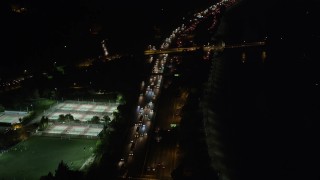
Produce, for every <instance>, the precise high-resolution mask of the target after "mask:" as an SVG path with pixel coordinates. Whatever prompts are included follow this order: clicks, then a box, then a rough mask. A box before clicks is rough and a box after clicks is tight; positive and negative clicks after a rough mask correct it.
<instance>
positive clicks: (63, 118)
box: [58, 114, 66, 121]
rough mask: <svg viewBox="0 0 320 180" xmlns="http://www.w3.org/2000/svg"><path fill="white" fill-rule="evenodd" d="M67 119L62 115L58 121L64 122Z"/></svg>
mask: <svg viewBox="0 0 320 180" xmlns="http://www.w3.org/2000/svg"><path fill="white" fill-rule="evenodd" d="M65 119H66V117H65V115H63V114H60V115H59V118H58V121H64V120H65Z"/></svg>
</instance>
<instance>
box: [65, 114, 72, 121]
mask: <svg viewBox="0 0 320 180" xmlns="http://www.w3.org/2000/svg"><path fill="white" fill-rule="evenodd" d="M65 120H67V121H73V120H74V118H73V116H72V115H71V114H66V115H65Z"/></svg>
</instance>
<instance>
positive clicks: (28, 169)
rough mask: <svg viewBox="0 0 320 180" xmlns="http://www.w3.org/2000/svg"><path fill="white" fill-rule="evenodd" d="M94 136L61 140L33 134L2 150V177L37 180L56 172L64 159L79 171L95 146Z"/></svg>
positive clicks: (71, 167)
mask: <svg viewBox="0 0 320 180" xmlns="http://www.w3.org/2000/svg"><path fill="white" fill-rule="evenodd" d="M96 142H97V141H96V140H94V139H60V138H54V137H43V136H33V137H31V138H29V139H28V140H26V141H24V142H21V143H19V144H18V145H16V146H15V147H13V148H11V149H10V150H8V151H7V152H2V153H1V152H0V179H1V180H2V179H4V180H7V179H10V180H11V179H17V180H18V179H21V180H23V179H25V180H36V179H39V178H40V176H42V175H47V174H48V172H49V171H51V172H52V173H53V174H54V172H55V170H56V169H57V167H58V164H59V162H60V161H61V160H63V161H64V162H65V163H67V165H68V166H69V167H70V169H74V170H78V169H80V168H81V166H82V165H83V163H84V162H85V161H86V160H87V159H89V157H90V156H91V155H92V152H93V150H94V148H95V144H96Z"/></svg>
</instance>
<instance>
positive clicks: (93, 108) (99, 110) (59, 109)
mask: <svg viewBox="0 0 320 180" xmlns="http://www.w3.org/2000/svg"><path fill="white" fill-rule="evenodd" d="M117 106H118V104H117V103H101V102H81V101H65V102H63V103H60V104H58V105H57V106H56V107H55V108H54V109H53V111H51V112H52V113H50V114H48V118H49V119H50V120H58V119H59V116H60V115H61V114H62V115H66V114H71V115H72V116H73V118H74V119H77V120H80V121H82V122H87V121H90V120H91V119H92V117H93V116H98V117H99V118H100V119H102V118H103V116H105V115H108V116H110V118H112V117H113V116H112V113H113V112H114V111H116V110H117Z"/></svg>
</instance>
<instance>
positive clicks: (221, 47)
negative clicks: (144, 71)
mask: <svg viewBox="0 0 320 180" xmlns="http://www.w3.org/2000/svg"><path fill="white" fill-rule="evenodd" d="M265 44H266V43H265V42H264V41H258V42H249V43H245V42H244V43H242V44H233V45H226V44H225V43H224V42H221V43H220V44H216V45H208V46H206V45H204V46H194V47H177V48H169V49H158V50H153V49H149V50H145V51H144V54H145V55H155V54H172V53H183V52H194V51H197V50H202V51H204V52H210V51H214V52H222V51H223V50H224V49H225V48H244V47H251V46H264V45H265Z"/></svg>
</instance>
